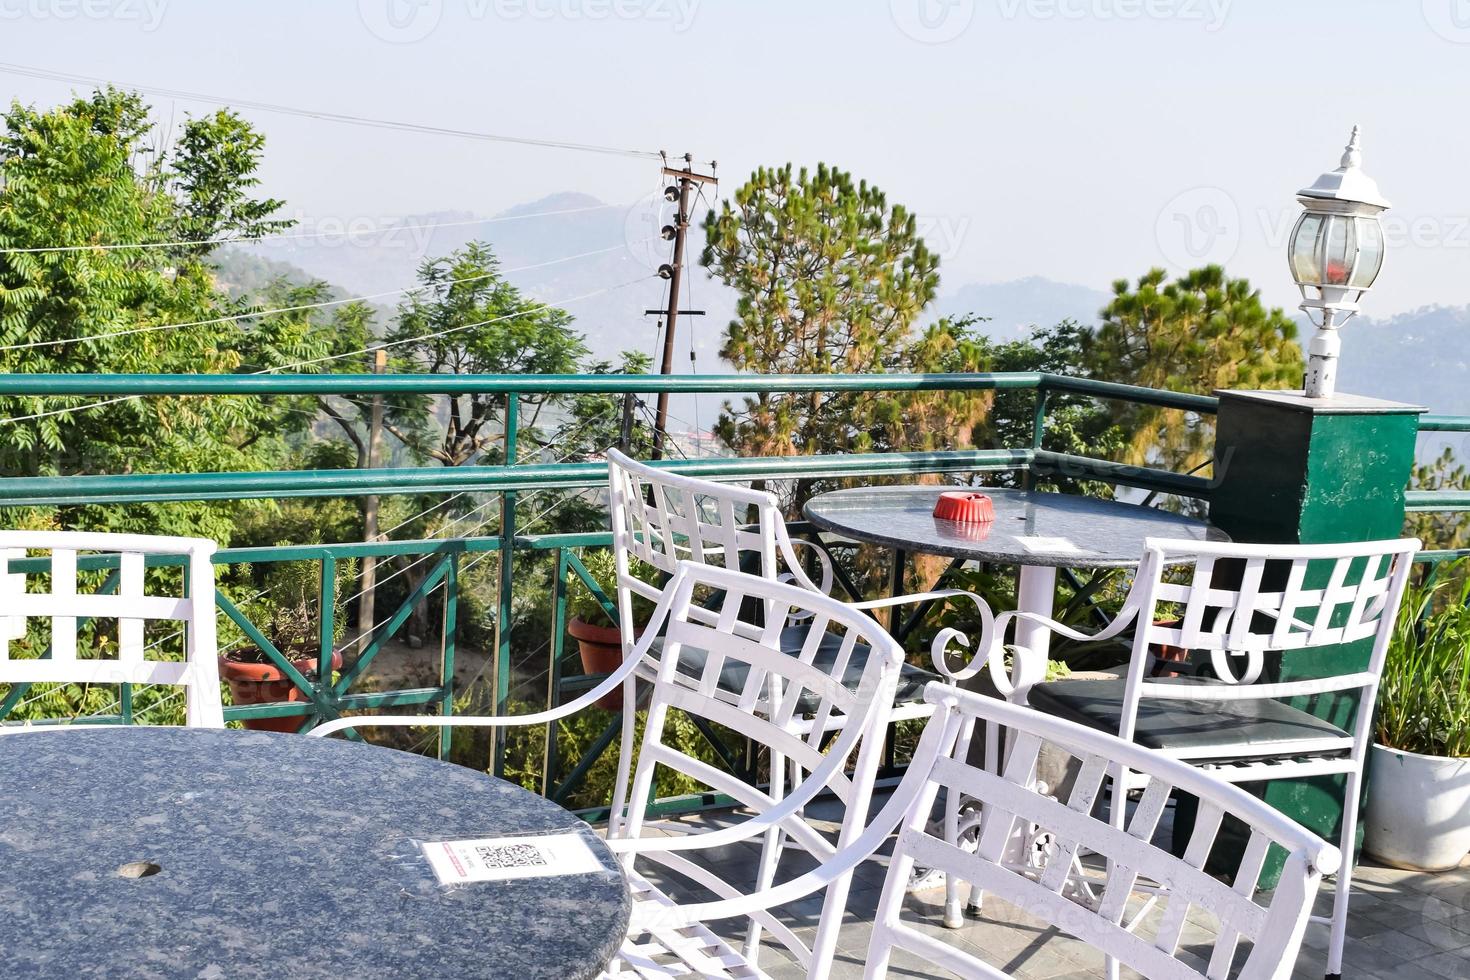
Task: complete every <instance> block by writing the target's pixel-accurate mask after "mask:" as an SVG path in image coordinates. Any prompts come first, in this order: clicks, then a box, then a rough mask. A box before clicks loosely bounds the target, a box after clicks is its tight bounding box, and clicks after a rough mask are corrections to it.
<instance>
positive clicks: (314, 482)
mask: <svg viewBox="0 0 1470 980" xmlns="http://www.w3.org/2000/svg"><path fill="white" fill-rule="evenodd" d="M812 390H821V391H880V392H913V391H996V390H1012V391H1032V392H1034V393H1035V397H1034V412H1033V426H1032V438H1031V444H1030V445H1029V446H1021V447H1008V448H990V449H972V450H959V451H947V452H923V453H906V452H893V453H875V454H866V455H840V456H800V457H778V458H718V459H698V460H667V461H663V462H660V463H658V464H657V465H659V466H662V467H667V468H668V469H670V470H672V471H674V472H678V473H684V474H689V475H695V476H701V477H706V478H709V479H715V480H739V481H748V480H776V479H781V480H788V479H799V478H835V477H895V476H917V475H924V474H944V473H948V474H963V473H974V472H978V471H986V470H991V471H994V470H1009V471H1017V472H1019V473H1021V474H1022V475H1023V479H1024V480H1025V481H1027V482H1028V483H1029V481H1031V480H1032V479H1034V478H1035V477H1038V476H1046V475H1063V476H1066V477H1070V478H1075V479H1089V480H1099V481H1103V482H1108V483H1112V484H1116V485H1122V486H1128V487H1134V488H1139V489H1142V490H1146V491H1150V492H1154V493H1164V494H1174V495H1179V496H1184V497H1191V498H1197V499H1201V500H1205V501H1208V500H1209V499H1210V497H1211V494H1212V492H1213V485H1212V483H1211V481H1210V480H1207V479H1205V478H1202V477H1198V476H1193V475H1187V474H1179V473H1174V472H1170V471H1167V470H1161V469H1157V468H1151V467H1137V466H1127V465H1124V464H1120V463H1116V462H1113V461H1110V460H1104V459H1096V458H1092V457H1086V456H1075V455H1068V454H1062V453H1055V452H1049V451H1047V450H1045V449H1043V448H1042V447H1043V444H1044V438H1045V433H1046V421H1047V412H1048V408H1049V406H1050V405H1053V404H1055V402H1056V400H1057V399H1058V398H1060V397H1064V396H1081V397H1087V398H1093V399H1104V400H1114V401H1120V402H1126V403H1132V404H1138V405H1149V406H1154V407H1160V408H1166V409H1173V410H1179V411H1185V412H1192V413H1196V414H1201V415H1210V414H1214V413H1215V411H1216V409H1217V406H1218V402H1217V399H1215V398H1212V397H1208V396H1201V395H1191V394H1182V393H1178V392H1168V391H1158V390H1154V389H1149V388H1139V387H1135V386H1130V385H1121V384H1112V383H1108V382H1101V381H1093V380H1087V379H1078V378H1070V377H1066V376H1061V375H1053V374H1041V373H1007V374H964V375H861V376H856V375H820V376H785V377H768V376H746V375H721V376H695V375H671V376H661V377H660V376H647V375H594V376H585V375H577V376H450V375H406V376H405V375H309V376H270V375H227V376H219V375H189V376H180V375H130V376H122V375H107V376H101V375H7V376H0V395H27V396H38V395H44V396H57V397H66V398H83V397H94V396H95V397H117V396H119V395H129V396H144V397H146V396H152V395H169V396H179V395H236V396H238V395H249V396H254V397H271V396H286V397H289V396H300V395H329V394H338V395H353V396H364V395H373V394H403V393H416V394H437V395H462V394H470V393H474V394H493V395H499V396H500V397H501V398H503V404H502V418H503V421H504V428H503V439H504V446H503V449H504V453H505V455H504V458H505V459H507V460H510V461H511V462H509V463H507V464H505V465H498V466H465V467H458V468H451V467H416V468H384V469H375V470H330V471H300V472H267V473H258V472H243V473H182V474H119V475H90V476H74V477H17V478H9V479H3V480H0V507H14V506H38V505H75V504H114V505H123V504H136V503H145V502H148V503H154V502H168V501H189V500H231V499H250V498H284V497H350V496H360V495H366V494H378V495H380V496H384V495H390V494H449V493H475V494H488V495H493V496H492V502H493V501H495V500H498V503H499V527H498V528H497V529H496V531H495V533H494V534H491V535H487V536H469V537H460V538H452V539H437V538H436V539H425V540H413V541H377V542H370V543H347V544H325V545H317V544H309V545H292V546H283V547H270V548H229V549H224V550H222V551H220V552H218V553H217V555H216V558H215V560H216V562H217V563H218V564H221V565H237V564H241V563H250V564H269V563H277V562H299V561H310V562H315V563H318V564H319V565H320V567H321V577H320V587H321V593H322V598H321V604H320V609H321V610H322V611H323V615H322V622H321V624H320V630H319V640H320V642H319V650H318V651H317V652H316V677H318V678H325V680H323V681H317V680H314V679H313V678H312V677H309V676H307V675H305V674H303V673H302V672H301V671H298V670H297V669H296V668H295V667H294V666H293V665H292V662H291V660H290V658H288V657H287V656H286V655H285V654H284V653H283V652H282V651H280V650H278V649H276V647H275V646H274V644H272V643H271V641H270V638H269V637H267V636H266V635H264V633H263V632H262V631H261V629H260V628H259V627H258V625H256V624H254V623H252V622H251V620H250V618H249V615H248V610H245V609H243V608H242V606H243V603H242V604H240V605H237V604H236V603H234V602H232V601H231V600H230V599H229V598H228V597H226V596H224V595H223V594H220V595H218V596H217V601H218V604H219V606H220V609H221V610H222V612H223V613H224V615H225V616H227V617H228V618H229V620H231V621H232V622H234V623H235V624H236V625H237V626H238V627H239V629H240V630H241V631H243V633H244V634H245V636H246V637H248V638H249V640H250V641H251V642H253V643H254V644H255V645H256V646H258V647H259V648H260V649H261V650H262V651H263V652H264V653H265V655H266V656H267V657H268V658H269V660H270V661H271V662H272V663H274V664H275V665H276V666H277V667H279V668H280V669H281V670H282V671H283V672H284V673H285V674H286V675H287V677H288V678H289V679H290V681H291V682H292V683H293V684H294V685H295V686H296V687H297V688H298V689H300V691H301V693H302V694H303V695H304V697H305V698H306V700H304V701H294V702H279V703H274V704H264V705H248V706H231V707H229V708H227V709H226V717H227V718H228V719H231V720H244V719H250V718H266V717H293V718H300V719H301V728H302V729H303V730H305V729H308V728H310V727H311V726H313V725H315V724H317V723H319V722H320V721H323V720H327V719H331V718H336V717H339V716H340V715H342V714H343V713H344V712H350V711H358V710H365V709H384V708H394V709H404V708H407V707H412V706H420V707H422V708H424V709H425V710H426V711H437V712H440V713H445V714H447V713H449V712H451V711H452V710H453V707H454V698H455V695H456V690H455V682H454V668H455V656H456V644H455V637H456V633H457V632H458V630H457V625H458V616H459V591H458V585H459V581H460V578H461V576H462V575H463V573H464V572H465V571H466V569H467V568H469V567H471V566H470V564H469V563H472V562H478V561H480V560H483V559H484V558H486V557H488V555H490V554H491V553H495V554H497V555H499V556H500V557H501V560H500V561H499V570H498V583H497V584H498V587H497V589H496V595H495V599H494V607H495V608H494V616H493V620H494V627H495V633H494V644H493V650H491V651H490V664H489V666H490V669H491V681H490V687H491V689H492V701H493V708H494V710H496V711H498V712H505V711H506V710H508V709H509V708H510V683H511V674H512V660H511V652H512V639H513V637H512V629H513V619H514V617H513V607H512V600H513V597H514V595H515V589H514V584H515V579H514V569H515V558H516V556H517V555H522V554H536V555H541V556H545V557H546V558H547V559H549V561H550V562H552V563H554V567H555V575H554V578H553V583H554V585H553V590H554V594H553V596H552V597H551V610H552V614H551V622H550V623H549V627H550V637H549V640H548V651H549V652H548V657H549V663H548V670H547V686H546V698H547V703H548V705H550V704H552V703H556V702H557V701H559V700H561V699H563V697H564V696H565V695H567V694H570V693H573V692H575V691H579V690H585V689H586V688H587V687H588V686H590V685H591V684H592V683H595V681H596V678H588V677H583V676H575V675H573V676H568V675H567V674H566V672H565V670H564V667H565V661H566V660H567V656H566V654H565V650H564V639H565V616H566V587H567V583H568V581H569V579H571V578H572V577H573V576H575V577H577V578H580V579H581V580H582V581H583V582H585V583H587V584H588V585H589V586H591V587H593V589H594V594H597V590H596V589H595V583H593V582H592V581H591V579H590V577H589V576H588V574H587V570H586V568H585V567H584V566H583V564H582V561H581V559H580V557H579V552H580V551H581V550H582V549H585V548H596V547H606V546H607V545H608V544H609V535H608V534H607V532H605V531H593V532H585V533H571V534H521V533H518V530H517V520H518V517H520V516H521V515H519V514H518V495H520V494H523V493H526V492H529V491H536V490H545V489H564V490H577V489H586V488H595V487H601V486H604V485H605V483H606V475H607V474H606V467H605V465H604V464H602V463H596V462H581V463H543V462H536V461H529V462H524V463H523V462H519V461H518V452H517V447H516V433H517V429H518V427H519V426H518V415H519V407H520V400H521V399H523V398H527V397H536V398H542V397H546V396H557V395H571V394H608V395H617V394H625V395H626V394H636V395H647V394H655V393H659V392H669V393H678V394H700V393H705V394H709V393H714V394H732V395H734V394H748V393H757V392H800V391H812ZM1422 428H1423V429H1424V430H1425V431H1470V419H1451V418H1444V417H1434V416H1431V417H1426V419H1425V424H1424V425H1423V426H1422ZM1409 497H1410V508H1411V509H1413V510H1430V509H1462V508H1466V507H1470V494H1464V493H1458V492H1439V493H1432V494H1431V493H1425V492H1421V491H1412V492H1411V493H1410V495H1409ZM370 556H372V557H377V558H380V559H381V558H389V557H394V556H413V557H414V558H415V559H416V560H418V561H423V562H426V563H428V564H429V571H428V573H427V574H426V575H424V577H423V578H421V579H420V580H419V581H418V582H417V583H416V585H415V587H414V588H413V589H412V590H411V591H409V592H408V594H407V595H406V596H405V597H404V598H403V600H402V601H401V602H400V603H399V605H398V607H397V608H396V609H395V611H394V612H393V614H392V615H391V616H389V617H388V618H387V619H386V620H383V621H382V622H381V623H379V624H377V625H376V626H375V628H374V629H373V630H372V631H371V633H370V635H368V636H367V637H365V638H363V640H362V642H363V643H364V645H363V646H362V647H361V652H360V653H359V654H358V656H357V657H356V658H355V659H353V660H350V661H349V662H348V663H346V664H345V665H344V667H343V669H342V670H341V671H340V672H339V673H337V674H336V675H335V677H334V675H333V671H332V668H331V664H332V655H333V653H334V647H336V646H337V644H336V643H334V629H333V626H334V624H333V622H332V610H333V609H334V608H335V606H336V604H337V603H336V601H335V600H336V596H335V590H336V588H337V585H336V580H337V576H336V574H335V570H336V566H337V565H338V564H339V563H341V562H345V561H349V560H360V559H362V558H366V557H370ZM507 556H508V557H507ZM1425 557H1426V558H1428V559H1430V560H1437V559H1438V557H1439V555H1438V554H1437V553H1436V554H1434V555H1426V556H1425ZM163 561H166V559H165V560H163ZM84 567H89V566H86V565H85V563H84ZM105 588H108V586H106V585H104V589H105ZM438 590H442V591H443V594H444V599H443V603H442V615H443V622H442V624H441V646H440V651H439V654H438V660H439V664H438V666H439V677H438V683H437V684H433V685H429V686H424V687H418V688H404V689H396V690H388V691H361V690H356V689H355V686H356V685H358V684H359V683H360V682H361V681H362V679H363V676H364V674H365V673H366V671H367V670H368V669H369V668H370V667H371V666H372V664H373V662H374V660H375V658H377V657H378V655H379V654H380V653H381V652H382V650H383V649H384V648H385V646H386V644H388V642H389V641H390V640H392V639H393V638H394V636H395V635H396V634H397V633H398V632H399V631H400V630H401V629H402V627H403V626H404V624H405V622H407V621H408V619H409V617H410V615H411V614H412V613H413V611H414V610H415V609H416V608H418V607H419V606H420V605H422V604H423V603H424V602H425V601H426V600H427V599H428V598H429V596H430V595H431V594H433V593H434V592H436V591H438ZM601 598H602V599H603V600H604V601H603V605H604V607H605V608H606V609H607V611H608V612H609V614H611V613H612V608H611V605H610V604H608V603H607V602H606V597H605V596H602V597H601ZM21 694H23V691H22V690H20V689H19V688H13V689H12V690H11V691H10V692H9V694H8V695H7V696H6V698H4V699H3V700H0V718H4V716H5V714H6V713H7V712H9V711H10V710H11V709H12V708H13V707H14V705H15V704H16V703H17V701H18V699H19V697H20V696H21ZM123 705H124V710H123V711H122V712H121V713H120V714H119V715H118V716H116V717H109V718H105V719H98V720H102V721H119V722H126V721H128V720H130V717H129V712H128V710H127V697H126V694H125V696H124V699H123ZM616 729H617V725H616V721H615V720H614V722H613V723H612V724H610V725H609V726H608V727H607V728H606V729H605V730H604V731H603V732H602V733H601V734H600V735H599V736H598V737H597V738H595V739H594V740H593V742H592V744H591V745H590V746H589V747H588V748H587V749H586V751H585V752H584V753H583V756H582V758H580V759H578V760H577V761H576V762H575V763H574V764H573V765H572V766H571V769H570V771H569V772H568V773H567V774H566V775H565V776H564V777H562V778H561V779H559V780H558V779H556V774H557V773H558V771H559V770H560V768H561V765H560V763H561V760H559V759H558V758H557V748H556V739H555V738H554V737H551V735H552V733H551V732H550V731H549V730H548V737H547V748H546V757H545V759H544V772H543V781H542V789H543V792H545V793H546V795H548V796H551V797H553V798H555V799H564V798H565V797H566V796H567V794H568V793H570V792H571V791H572V790H573V789H574V788H575V787H576V786H577V784H578V782H579V780H580V779H581V778H582V777H583V776H584V775H585V774H586V772H587V771H588V769H589V768H590V767H591V765H592V764H593V763H595V761H596V759H597V757H598V755H600V753H601V752H603V751H604V750H605V749H606V748H607V747H608V746H609V745H610V744H611V743H612V741H613V739H614V738H615V737H616ZM439 731H440V737H439V744H438V750H439V752H440V754H441V755H447V754H448V753H449V751H450V748H451V740H450V737H449V730H448V729H445V728H440V729H439ZM501 747H502V746H501V745H500V743H499V742H498V741H497V742H496V743H495V747H494V748H492V755H493V766H494V767H495V768H497V769H498V768H499V767H500V766H501V765H503V762H504V757H503V752H502V751H501Z"/></svg>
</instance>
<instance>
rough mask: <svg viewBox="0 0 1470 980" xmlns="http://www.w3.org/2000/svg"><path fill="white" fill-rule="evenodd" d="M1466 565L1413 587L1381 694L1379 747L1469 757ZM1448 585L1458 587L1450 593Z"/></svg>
mask: <svg viewBox="0 0 1470 980" xmlns="http://www.w3.org/2000/svg"><path fill="white" fill-rule="evenodd" d="M1464 571H1465V561H1464V560H1461V561H1459V562H1456V563H1454V565H1453V566H1450V567H1446V568H1442V569H1441V570H1440V576H1439V581H1438V583H1437V584H1433V585H1428V586H1425V585H1418V586H1413V585H1411V586H1410V587H1409V589H1408V590H1407V592H1406V593H1405V595H1404V603H1403V607H1402V608H1401V609H1400V611H1399V619H1398V622H1397V623H1396V624H1395V628H1394V635H1393V642H1392V644H1391V645H1390V646H1389V650H1388V659H1387V662H1386V663H1385V664H1384V667H1383V682H1382V686H1381V687H1380V688H1379V691H1378V730H1377V733H1378V742H1379V744H1380V745H1385V746H1388V747H1390V748H1395V749H1402V750H1404V751H1406V752H1418V753H1420V754H1422V755H1440V756H1456V757H1458V756H1470V605H1467V602H1470V579H1467V578H1466V577H1465V576H1464V574H1463V572H1464ZM1446 580H1449V581H1452V582H1456V583H1458V584H1457V585H1451V586H1450V587H1449V588H1448V589H1446V588H1445V586H1446Z"/></svg>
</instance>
